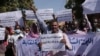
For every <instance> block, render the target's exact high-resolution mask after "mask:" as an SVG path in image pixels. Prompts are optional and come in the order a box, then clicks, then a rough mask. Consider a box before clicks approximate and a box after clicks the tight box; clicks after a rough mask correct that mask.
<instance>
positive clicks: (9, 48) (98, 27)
mask: <svg viewBox="0 0 100 56" xmlns="http://www.w3.org/2000/svg"><path fill="white" fill-rule="evenodd" d="M73 18H74V16H73ZM99 20H100V19H99ZM99 20H98V19H97V18H96V17H94V18H93V20H92V21H90V24H89V21H88V20H87V19H86V18H85V17H84V19H82V20H81V21H80V22H79V21H78V20H76V19H73V21H70V22H64V24H63V25H60V26H57V25H58V22H57V20H51V21H49V22H46V23H47V26H48V29H49V31H51V30H53V31H52V33H54V32H56V31H57V30H58V29H59V31H61V32H63V33H65V34H66V35H67V34H87V33H88V32H100V21H99ZM54 22H56V23H54ZM0 27H1V28H2V26H0ZM41 27H42V26H41V25H40V26H38V23H34V22H33V23H32V25H31V26H30V27H21V26H20V25H19V24H18V23H16V25H15V27H14V28H12V27H6V31H5V39H4V40H0V56H4V54H5V56H15V53H16V49H15V46H16V45H17V44H16V41H19V40H20V39H22V38H23V37H24V36H31V37H33V38H38V37H39V35H40V34H44V31H43V30H42V29H41ZM62 42H64V40H63V41H62ZM65 42H66V41H65ZM69 48H70V47H69Z"/></svg>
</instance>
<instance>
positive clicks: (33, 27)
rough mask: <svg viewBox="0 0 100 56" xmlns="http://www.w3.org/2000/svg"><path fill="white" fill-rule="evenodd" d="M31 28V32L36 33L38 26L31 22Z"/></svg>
mask: <svg viewBox="0 0 100 56" xmlns="http://www.w3.org/2000/svg"><path fill="white" fill-rule="evenodd" d="M31 29H32V32H33V33H38V28H37V25H36V24H35V23H33V24H32V28H31Z"/></svg>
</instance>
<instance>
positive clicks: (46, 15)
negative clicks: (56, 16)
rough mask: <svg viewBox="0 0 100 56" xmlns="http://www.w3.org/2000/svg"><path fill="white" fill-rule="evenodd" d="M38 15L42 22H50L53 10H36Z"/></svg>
mask: <svg viewBox="0 0 100 56" xmlns="http://www.w3.org/2000/svg"><path fill="white" fill-rule="evenodd" d="M37 13H38V15H39V16H40V17H41V19H43V20H52V19H53V17H52V15H53V13H54V12H53V9H39V10H37Z"/></svg>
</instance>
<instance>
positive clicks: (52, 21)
mask: <svg viewBox="0 0 100 56" xmlns="http://www.w3.org/2000/svg"><path fill="white" fill-rule="evenodd" d="M54 22H57V20H51V22H50V24H52V23H54ZM57 23H58V22H57Z"/></svg>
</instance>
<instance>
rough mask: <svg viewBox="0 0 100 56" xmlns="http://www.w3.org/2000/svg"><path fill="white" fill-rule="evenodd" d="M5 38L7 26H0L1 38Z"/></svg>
mask: <svg viewBox="0 0 100 56" xmlns="http://www.w3.org/2000/svg"><path fill="white" fill-rule="evenodd" d="M4 39H5V28H0V40H4Z"/></svg>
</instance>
